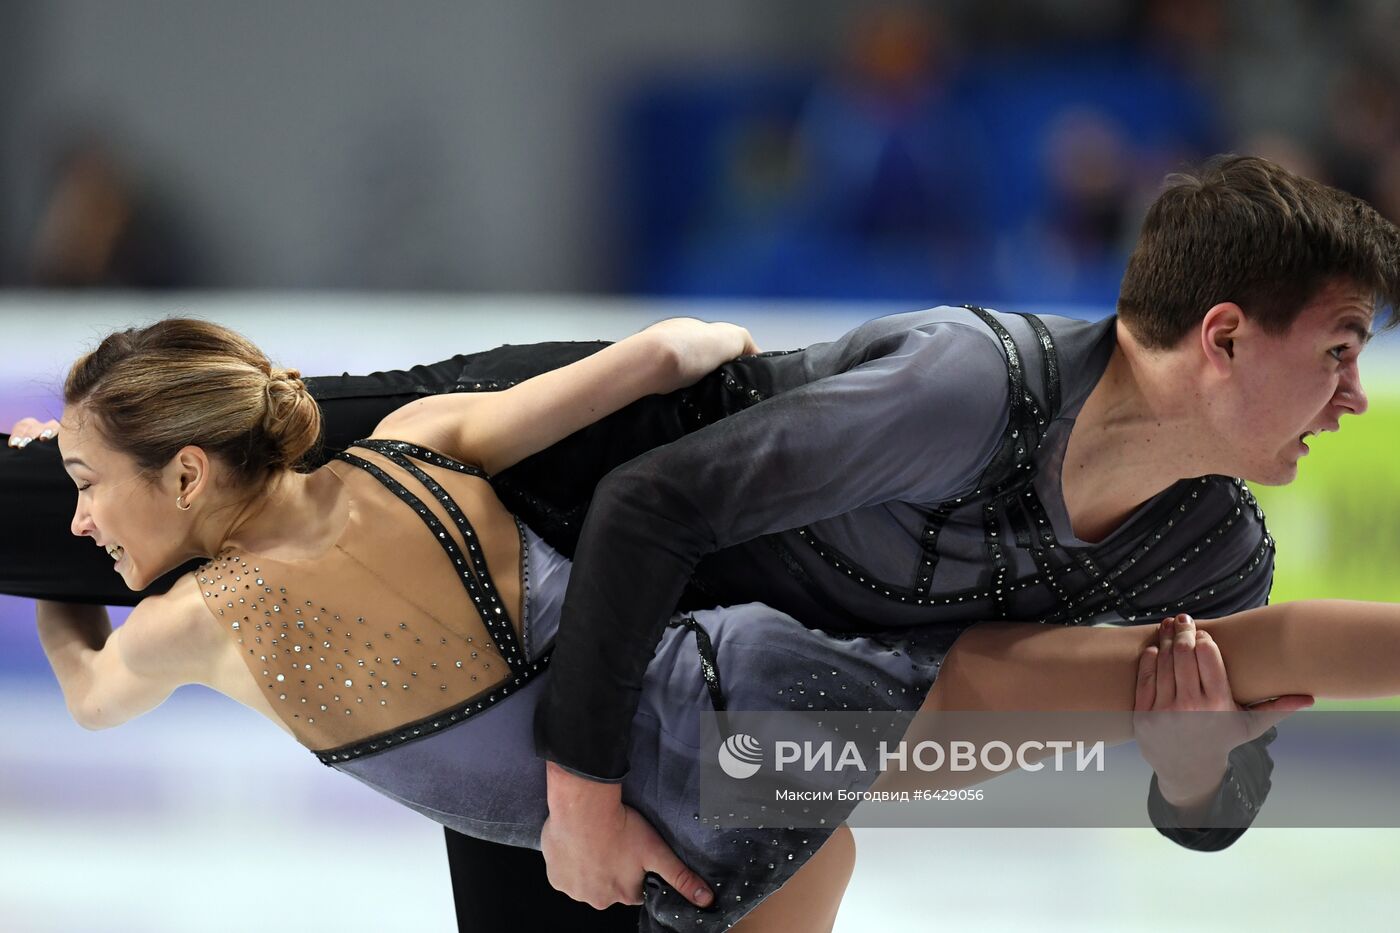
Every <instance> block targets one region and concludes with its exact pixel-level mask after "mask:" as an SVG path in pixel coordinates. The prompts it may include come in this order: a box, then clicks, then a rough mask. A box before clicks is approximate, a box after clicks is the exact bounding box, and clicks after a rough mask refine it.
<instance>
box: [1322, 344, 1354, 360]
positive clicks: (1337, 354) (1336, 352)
mask: <svg viewBox="0 0 1400 933" xmlns="http://www.w3.org/2000/svg"><path fill="white" fill-rule="evenodd" d="M1350 349H1351V347H1350V346H1348V345H1347V344H1342V345H1341V346H1340V347H1333V348H1332V349H1330V350H1328V351H1327V352H1328V353H1330V354H1332V359H1334V360H1336V361H1337V362H1339V363H1340V362H1341V361H1342V354H1343V353H1345V352H1347V351H1348V350H1350Z"/></svg>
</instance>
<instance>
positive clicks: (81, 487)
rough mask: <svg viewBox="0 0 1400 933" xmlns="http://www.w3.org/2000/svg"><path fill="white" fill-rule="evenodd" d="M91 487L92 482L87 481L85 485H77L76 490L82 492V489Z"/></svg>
mask: <svg viewBox="0 0 1400 933" xmlns="http://www.w3.org/2000/svg"><path fill="white" fill-rule="evenodd" d="M91 488H92V483H88V484H87V485H86V486H79V487H78V492H82V491H83V490H84V489H91Z"/></svg>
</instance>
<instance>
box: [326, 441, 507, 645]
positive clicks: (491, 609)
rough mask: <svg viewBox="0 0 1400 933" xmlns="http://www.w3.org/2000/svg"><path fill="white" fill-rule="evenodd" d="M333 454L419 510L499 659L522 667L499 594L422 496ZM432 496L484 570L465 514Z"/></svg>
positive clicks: (441, 493) (370, 468) (365, 465)
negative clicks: (470, 562)
mask: <svg viewBox="0 0 1400 933" xmlns="http://www.w3.org/2000/svg"><path fill="white" fill-rule="evenodd" d="M352 446H355V445H352ZM359 446H366V447H368V446H369V445H368V444H363V445H359ZM371 449H372V448H371ZM334 456H335V458H336V459H338V460H344V461H345V462H346V463H349V464H351V465H352V466H356V467H359V468H360V469H362V470H365V471H366V472H368V473H369V474H370V475H371V476H373V477H374V478H375V479H377V480H379V482H380V483H381V484H383V486H384V487H385V488H387V489H388V490H389V491H390V492H392V493H393V494H394V495H396V496H398V497H399V499H401V500H402V501H403V502H405V503H407V504H408V505H409V506H410V507H412V508H413V509H414V511H416V512H417V513H418V515H419V517H420V518H422V519H423V522H424V523H425V524H426V525H427V526H428V528H429V529H430V530H431V531H432V532H433V535H434V536H435V537H436V538H437V542H438V544H439V545H440V546H441V547H442V549H443V551H444V552H445V553H446V554H447V557H448V559H449V560H451V561H452V563H453V565H454V566H455V567H457V568H458V569H459V570H460V572H461V577H462V579H461V583H462V588H463V589H464V590H466V593H467V596H468V598H470V599H471V601H472V605H474V606H475V607H476V611H477V614H478V615H479V616H480V617H481V621H482V623H483V624H484V625H485V626H486V629H487V631H488V632H489V633H490V634H491V637H492V640H493V641H494V642H495V645H496V649H497V650H498V651H499V652H500V654H501V657H502V659H503V660H505V662H506V664H507V665H509V666H510V669H511V670H512V671H517V670H519V669H521V668H523V667H524V666H525V654H524V652H523V651H522V650H521V648H520V643H519V640H518V639H517V638H516V636H515V629H514V627H513V626H512V625H511V621H510V615H509V613H507V612H506V609H505V606H504V605H502V603H501V600H500V596H499V595H498V594H497V593H496V591H495V588H494V587H491V588H490V589H487V586H486V585H485V584H487V583H488V582H489V581H488V578H486V577H485V576H483V579H482V584H483V585H478V582H477V579H476V577H475V576H474V575H473V573H472V571H473V569H476V568H475V567H473V566H469V565H468V564H467V562H466V560H465V559H464V558H463V556H462V551H461V549H460V548H458V547H457V543H456V542H455V541H453V540H452V537H451V536H450V535H449V534H448V533H447V529H446V527H445V526H444V525H443V524H442V522H440V521H438V519H437V516H435V515H433V514H432V512H430V511H429V510H428V507H427V506H426V505H424V504H423V501H422V500H421V499H419V498H418V497H417V496H415V495H414V494H413V493H411V492H409V491H408V489H407V488H405V487H404V485H403V484H402V483H400V482H399V481H398V480H396V479H394V477H392V476H390V475H389V474H388V473H386V472H385V471H384V470H383V469H381V468H380V467H378V466H377V465H375V464H373V463H370V462H369V461H368V460H364V459H361V458H360V457H357V456H355V455H354V454H351V453H348V452H345V451H341V452H339V453H337V454H335V455H334ZM386 456H387V454H386ZM434 485H436V484H434ZM435 495H437V496H438V498H439V501H440V502H442V504H443V505H444V506H447V507H448V509H449V512H450V513H451V514H452V515H453V517H454V518H455V519H457V524H458V527H459V529H461V530H462V534H463V538H464V540H465V541H466V542H467V547H468V549H469V550H470V551H471V553H472V556H473V558H474V563H475V564H476V565H477V566H478V567H480V568H481V569H482V570H484V569H485V566H486V561H485V558H484V557H483V556H482V555H481V549H480V545H478V544H477V543H476V532H475V531H473V530H472V529H471V526H470V525H469V524H467V522H466V518H465V516H463V515H462V510H461V509H460V508H458V507H457V504H456V503H455V502H453V501H452V499H451V497H450V496H448V495H447V493H446V492H444V491H441V487H440V486H439V487H438V492H436V493H435Z"/></svg>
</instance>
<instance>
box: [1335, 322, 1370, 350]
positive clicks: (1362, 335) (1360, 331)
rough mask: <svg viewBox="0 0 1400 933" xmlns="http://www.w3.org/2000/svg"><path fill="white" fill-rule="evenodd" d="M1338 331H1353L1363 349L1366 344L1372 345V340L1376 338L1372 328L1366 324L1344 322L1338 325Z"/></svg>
mask: <svg viewBox="0 0 1400 933" xmlns="http://www.w3.org/2000/svg"><path fill="white" fill-rule="evenodd" d="M1337 330H1338V331H1343V330H1346V331H1351V332H1352V333H1353V334H1355V335H1356V339H1357V340H1359V341H1361V345H1362V346H1363V347H1364V346H1366V344H1368V343H1370V342H1371V338H1372V337H1374V336H1375V334H1374V333H1372V331H1371V330H1370V328H1368V327H1367V326H1366V325H1365V324H1362V323H1361V322H1360V321H1343V322H1342V323H1340V324H1338V325H1337Z"/></svg>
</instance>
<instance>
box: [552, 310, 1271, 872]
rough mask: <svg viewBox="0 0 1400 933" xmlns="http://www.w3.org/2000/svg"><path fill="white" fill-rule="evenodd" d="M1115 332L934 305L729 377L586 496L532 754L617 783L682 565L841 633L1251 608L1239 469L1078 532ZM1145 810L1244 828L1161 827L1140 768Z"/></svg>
mask: <svg viewBox="0 0 1400 933" xmlns="http://www.w3.org/2000/svg"><path fill="white" fill-rule="evenodd" d="M1115 320H1116V319H1114V318H1109V319H1107V320H1104V321H1099V322H1085V321H1079V320H1073V319H1069V318H1057V317H1046V318H1044V319H1043V320H1042V319H1040V318H1037V317H1034V316H1031V315H1017V314H1003V313H1000V312H993V311H985V310H983V309H978V308H961V307H941V308H934V309H931V310H928V311H918V312H912V313H908V314H899V315H892V316H889V317H883V318H878V319H876V320H873V321H870V322H868V323H866V324H863V325H861V326H860V327H858V328H856V329H855V330H853V331H851V332H850V333H849V334H847V335H846V336H844V337H842V338H840V339H838V340H836V341H833V342H831V343H825V344H817V345H814V346H811V347H809V348H807V349H805V350H799V351H794V352H790V353H777V354H765V355H762V356H759V357H753V358H748V359H745V360H740V361H736V362H734V363H731V364H729V365H728V366H727V367H725V369H726V372H725V377H724V379H723V381H722V385H723V389H722V390H721V391H724V392H726V393H728V395H729V396H730V398H728V399H727V400H726V402H727V407H728V410H731V411H733V413H732V414H730V415H729V416H728V417H725V418H722V419H720V420H717V421H715V422H714V423H712V424H707V425H703V426H697V427H698V429H697V430H696V431H695V432H694V433H692V434H690V435H688V436H687V437H685V438H682V439H681V440H679V441H676V442H674V443H671V444H667V445H665V446H663V447H660V448H658V449H656V450H653V451H651V452H649V453H647V454H644V455H642V456H640V457H638V458H637V459H635V460H632V461H630V462H628V463H626V464H625V465H623V466H622V467H619V468H618V469H617V470H614V471H613V472H612V473H610V474H609V475H608V476H607V477H606V478H605V479H604V480H603V482H602V483H601V484H599V486H598V489H597V491H596V493H595V496H594V499H593V502H592V505H591V507H590V509H589V512H588V516H587V519H586V521H585V523H584V526H583V529H582V533H581V537H580V541H579V547H578V552H577V555H576V558H575V567H574V572H573V575H572V577H571V580H570V583H569V588H568V593H567V597H566V600H565V604H564V610H563V618H562V621H561V625H560V631H559V636H558V641H557V644H556V648H555V654H554V661H553V674H552V681H551V683H550V684H549V685H548V688H547V693H546V695H545V697H544V698H543V700H542V702H541V704H540V708H539V712H538V715H537V717H536V744H537V748H538V751H539V752H540V754H541V755H543V756H544V757H546V758H549V759H551V760H554V761H556V762H557V763H559V764H561V765H563V766H565V767H567V768H570V769H572V770H574V771H576V772H578V773H580V774H585V775H588V776H592V777H595V778H598V779H604V780H617V779H619V778H620V777H621V775H622V774H624V773H625V772H626V770H627V760H626V749H627V736H628V729H629V724H630V723H631V720H632V716H633V713H634V712H635V709H636V704H637V699H638V694H639V691H640V688H641V684H642V678H643V676H644V673H645V670H646V665H647V662H648V660H649V659H650V658H651V656H652V653H653V651H654V650H655V647H656V645H657V643H658V641H659V639H660V636H661V633H662V631H663V629H664V627H665V624H666V622H667V620H668V618H669V617H670V614H671V611H672V609H673V607H674V606H675V605H676V603H677V601H678V599H679V598H680V596H681V593H682V590H683V588H684V586H685V584H686V581H687V580H688V579H691V578H692V575H693V583H694V584H695V585H696V586H697V587H698V588H700V589H701V590H702V591H704V592H706V593H707V594H708V595H709V596H710V597H712V598H713V600H714V602H715V603H716V604H735V603H740V602H750V601H760V602H764V603H767V604H769V605H771V606H773V607H775V608H778V609H780V610H782V611H784V612H787V613H789V614H791V615H793V616H794V617H796V618H797V619H799V620H801V621H802V622H803V623H804V624H806V625H808V626H813V627H817V628H823V629H828V630H832V631H847V632H851V631H857V632H859V631H878V630H881V629H897V628H901V627H905V626H911V625H923V624H929V623H939V624H948V625H959V626H967V625H970V624H973V623H976V622H980V621H986V620H994V619H1007V620H1013V621H1038V622H1043V623H1047V624H1072V625H1077V624H1087V623H1096V622H1110V623H1116V624H1129V623H1138V622H1152V621H1157V620H1159V619H1160V618H1161V617H1163V616H1165V615H1168V614H1171V613H1174V612H1182V611H1185V612H1191V613H1194V614H1198V615H1201V616H1216V615H1222V614H1226V613H1230V612H1237V611H1240V610H1243V609H1248V608H1252V607H1255V606H1260V605H1263V604H1264V603H1265V602H1266V601H1267V598H1268V593H1269V586H1270V583H1271V580H1272V576H1273V541H1272V539H1271V538H1270V537H1269V535H1268V534H1267V531H1266V529H1265V527H1264V521H1263V512H1262V511H1261V510H1260V509H1259V507H1258V505H1257V504H1256V502H1255V501H1254V499H1253V497H1252V496H1251V495H1250V493H1249V490H1248V489H1247V488H1246V487H1245V486H1244V484H1243V483H1241V482H1240V481H1239V480H1236V479H1231V478H1227V477H1221V476H1207V477H1200V478H1196V479H1189V480H1183V481H1181V482H1178V483H1177V484H1175V485H1173V486H1172V487H1170V488H1168V489H1167V490H1165V491H1163V492H1162V493H1160V494H1159V495H1157V496H1155V497H1153V498H1152V499H1150V500H1149V501H1147V502H1145V503H1143V505H1142V506H1140V507H1139V508H1138V509H1137V511H1136V512H1135V513H1134V514H1133V515H1132V516H1130V517H1129V518H1128V520H1127V521H1125V522H1124V523H1123V524H1122V525H1121V526H1120V527H1119V528H1118V529H1117V530H1116V531H1114V532H1113V533H1112V534H1110V535H1109V536H1108V537H1106V538H1105V539H1104V540H1102V541H1100V542H1097V543H1094V544H1089V543H1086V542H1084V541H1081V540H1078V539H1077V538H1075V537H1074V534H1073V532H1072V530H1071V528H1070V523H1069V519H1068V515H1067V512H1066V510H1065V506H1064V501H1063V498H1062V494H1061V487H1060V465H1061V462H1062V459H1063V456H1064V449H1065V444H1066V443H1067V441H1068V437H1069V433H1070V429H1071V428H1072V427H1073V425H1074V419H1075V417H1076V416H1077V415H1078V413H1079V410H1080V408H1081V407H1082V406H1083V404H1084V401H1085V399H1086V398H1087V397H1088V395H1089V393H1090V391H1091V390H1092V389H1093V387H1094V385H1095V384H1096V383H1097V381H1098V379H1099V378H1100V376H1101V375H1102V374H1103V371H1104V368H1105V367H1106V365H1107V363H1108V360H1109V357H1110V355H1111V353H1112V351H1113V347H1114V341H1115V331H1114V325H1115ZM701 408H702V406H697V407H696V410H697V411H699V410H701ZM704 410H713V406H705V407H704ZM697 417H698V416H697ZM1274 734H1275V733H1274V732H1273V730H1270V731H1269V732H1268V733H1266V734H1265V735H1264V736H1263V737H1261V738H1260V739H1258V740H1256V741H1255V742H1253V743H1249V744H1246V745H1242V746H1240V747H1239V748H1237V749H1236V750H1235V751H1234V752H1233V753H1232V754H1231V759H1230V760H1231V766H1230V768H1229V770H1228V771H1227V774H1226V779H1225V781H1224V782H1223V783H1222V785H1221V789H1220V793H1219V795H1218V796H1217V799H1216V801H1215V805H1214V807H1213V809H1212V812H1211V814H1210V816H1209V821H1210V824H1211V825H1214V826H1221V825H1231V826H1236V827H1244V826H1247V825H1248V824H1249V822H1250V820H1252V818H1253V815H1254V813H1255V812H1256V811H1257V809H1258V807H1259V805H1260V804H1261V803H1262V801H1263V799H1264V797H1265V795H1266V794H1267V792H1268V788H1269V774H1270V772H1271V770H1272V761H1271V760H1270V758H1269V756H1268V753H1267V752H1266V751H1265V746H1266V745H1267V744H1268V743H1269V742H1271V741H1272V740H1273V738H1274ZM1148 809H1149V813H1150V814H1151V816H1152V819H1153V822H1154V824H1156V825H1157V826H1158V828H1159V829H1160V830H1161V831H1162V832H1163V833H1164V834H1165V835H1167V836H1168V837H1169V838H1172V839H1174V840H1175V841H1177V842H1179V843H1181V844H1183V845H1187V846H1189V847H1191V848H1198V849H1217V848H1223V847H1224V846H1226V845H1229V844H1230V843H1231V842H1233V841H1234V839H1236V838H1238V836H1239V835H1240V834H1242V832H1243V829H1242V828H1237V829H1213V830H1193V829H1184V828H1180V827H1177V826H1175V825H1174V824H1173V816H1174V814H1173V811H1172V810H1171V808H1170V807H1169V806H1168V805H1167V804H1166V803H1165V801H1164V800H1162V798H1161V796H1160V793H1159V792H1158V790H1157V786H1156V781H1155V779H1154V781H1153V783H1152V786H1151V790H1150V796H1149V807H1148Z"/></svg>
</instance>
